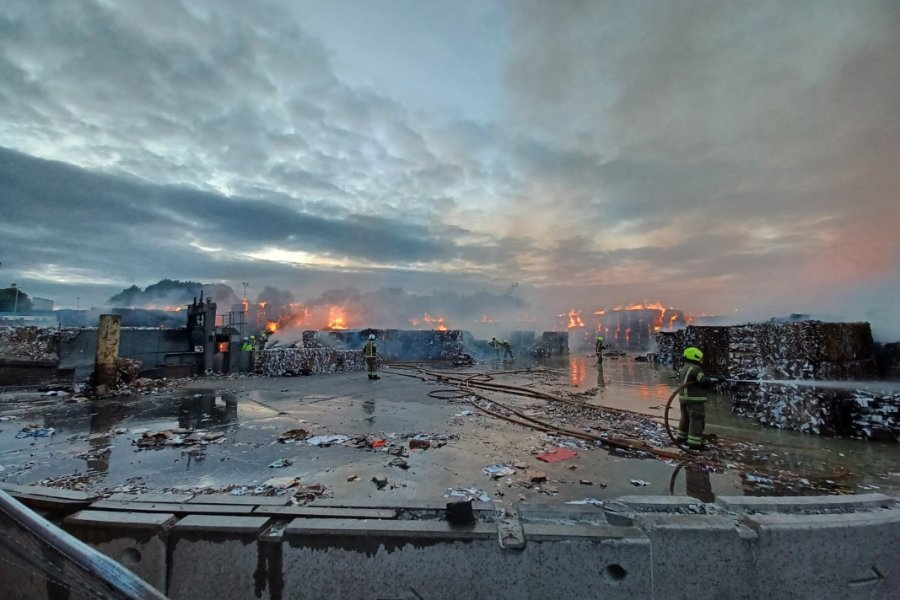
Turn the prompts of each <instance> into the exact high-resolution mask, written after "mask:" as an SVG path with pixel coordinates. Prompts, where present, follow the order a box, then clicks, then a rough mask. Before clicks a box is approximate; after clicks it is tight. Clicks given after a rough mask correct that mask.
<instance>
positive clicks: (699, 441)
mask: <svg viewBox="0 0 900 600" xmlns="http://www.w3.org/2000/svg"><path fill="white" fill-rule="evenodd" d="M683 356H684V366H683V367H682V368H681V373H680V375H679V379H680V380H681V385H685V384H687V385H685V387H684V389H682V390H681V394H680V395H679V397H678V401H679V404H680V406H681V420H680V421H678V433H677V434H676V435H675V438H676V439H677V440H678V441H679V442H681V443H683V444H684V443H686V444H687V446H688V448H690V449H692V450H702V449H703V429H704V427H706V391H705V388H710V387H712V385H713V383H715V382H716V379H714V378H712V377H707V376H706V374H705V373H704V372H703V369H701V368H700V363H701V362H702V361H703V352H701V351H700V349H699V348H695V347H693V346H691V347H689V348H685V350H684V354H683Z"/></svg>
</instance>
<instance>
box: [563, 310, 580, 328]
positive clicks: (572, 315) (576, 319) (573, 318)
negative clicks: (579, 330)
mask: <svg viewBox="0 0 900 600" xmlns="http://www.w3.org/2000/svg"><path fill="white" fill-rule="evenodd" d="M559 316H560V317H563V318H566V317H568V318H569V324H568V326H567V327H568V328H569V329H573V328H575V327H584V321H582V320H581V311H580V310H575V309H574V308H573V309H571V310H570V311H569V312H568V313H563V314H561V315H559Z"/></svg>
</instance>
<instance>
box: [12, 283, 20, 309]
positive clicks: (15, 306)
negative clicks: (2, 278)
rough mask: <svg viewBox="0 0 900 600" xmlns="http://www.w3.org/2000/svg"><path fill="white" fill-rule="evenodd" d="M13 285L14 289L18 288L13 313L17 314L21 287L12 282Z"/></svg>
mask: <svg viewBox="0 0 900 600" xmlns="http://www.w3.org/2000/svg"><path fill="white" fill-rule="evenodd" d="M12 286H13V289H15V290H16V299H15V300H14V301H13V314H16V312H17V311H18V310H19V288H18V287H16V284H15V283H14V284H12Z"/></svg>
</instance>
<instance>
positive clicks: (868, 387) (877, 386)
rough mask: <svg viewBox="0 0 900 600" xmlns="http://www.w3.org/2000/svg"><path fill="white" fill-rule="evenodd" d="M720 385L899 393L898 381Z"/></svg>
mask: <svg viewBox="0 0 900 600" xmlns="http://www.w3.org/2000/svg"><path fill="white" fill-rule="evenodd" d="M719 382H721V383H751V384H755V385H767V384H770V385H784V386H796V387H817V388H826V389H834V390H863V391H866V392H881V393H885V394H896V393H900V381H859V380H844V381H840V380H828V381H822V380H816V379H719Z"/></svg>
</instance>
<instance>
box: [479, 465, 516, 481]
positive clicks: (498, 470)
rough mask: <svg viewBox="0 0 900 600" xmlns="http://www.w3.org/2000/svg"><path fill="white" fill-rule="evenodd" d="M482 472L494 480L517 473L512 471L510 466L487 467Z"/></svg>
mask: <svg viewBox="0 0 900 600" xmlns="http://www.w3.org/2000/svg"><path fill="white" fill-rule="evenodd" d="M481 470H482V471H484V472H485V474H487V475H490V476H491V477H492V478H494V479H499V478H500V477H506V476H507V475H512V474H513V473H515V470H514V469H511V468H510V467H509V466H508V465H487V466H486V467H484V468H482V469H481Z"/></svg>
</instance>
